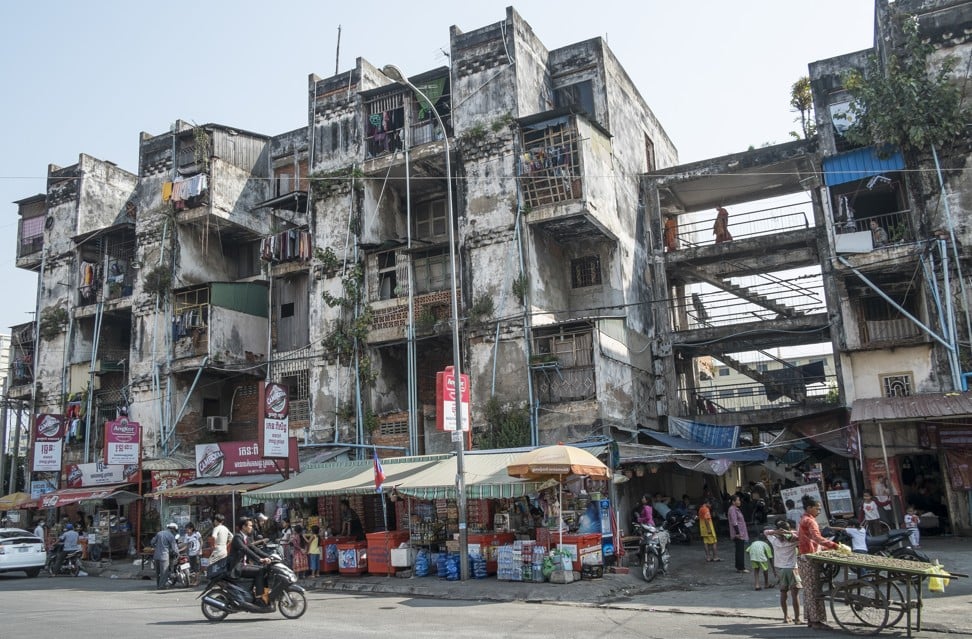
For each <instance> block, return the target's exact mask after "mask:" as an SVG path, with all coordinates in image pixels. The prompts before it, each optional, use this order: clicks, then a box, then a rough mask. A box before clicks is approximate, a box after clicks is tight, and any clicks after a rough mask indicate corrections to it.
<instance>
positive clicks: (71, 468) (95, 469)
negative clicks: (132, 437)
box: [64, 462, 138, 488]
mask: <svg viewBox="0 0 972 639" xmlns="http://www.w3.org/2000/svg"><path fill="white" fill-rule="evenodd" d="M64 472H65V473H66V474H67V481H66V484H65V485H66V487H67V488H87V487H89V486H108V485H111V484H127V483H131V482H134V481H137V479H136V477H137V475H138V464H105V463H103V462H95V463H93V464H68V465H67V466H65V467H64Z"/></svg>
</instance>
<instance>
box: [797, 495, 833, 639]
mask: <svg viewBox="0 0 972 639" xmlns="http://www.w3.org/2000/svg"><path fill="white" fill-rule="evenodd" d="M819 513H820V502H819V501H818V500H817V499H816V498H815V497H811V496H809V495H805V496H804V497H803V517H801V518H800V529H799V533H798V537H799V543H798V546H797V548H798V549H799V551H800V556H799V557H798V558H797V566H798V567H799V569H800V579H802V580H803V609H804V611H805V614H806V617H807V626H808V627H810V628H815V629H818V630H829V629H830V626H828V625H827V624H826V623H825V622H826V621H827V609H826V608H825V607H824V598H823V579H822V577H821V575H820V564H819V563H816V562H814V561H812V560H810V559H808V558H807V555H809V554H811V553H815V552H817V551H818V550H821V549H823V548H826V549H828V550H833V549H834V548H836V547H837V544H836V543H835V542H833V541H830V540H829V539H826V538H825V537H824V536H823V535H821V534H820V526H818V525H817V515H818V514H819Z"/></svg>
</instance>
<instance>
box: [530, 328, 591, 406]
mask: <svg viewBox="0 0 972 639" xmlns="http://www.w3.org/2000/svg"><path fill="white" fill-rule="evenodd" d="M593 343H594V338H593V333H592V331H591V328H590V326H587V325H576V324H575V325H568V326H562V327H557V328H554V329H546V330H542V331H538V332H537V333H536V335H535V336H534V338H533V353H534V355H537V356H549V357H550V358H553V359H554V360H555V361H556V363H557V366H556V370H555V371H549V370H547V369H546V367H545V368H543V369H538V370H536V371H534V373H533V374H534V381H535V386H536V388H537V392H538V395H539V397H540V398H541V400H540V401H545V402H565V401H576V400H581V399H591V398H593V397H596V396H597V388H596V384H595V378H594V375H595V373H594V349H593ZM545 359H546V358H545Z"/></svg>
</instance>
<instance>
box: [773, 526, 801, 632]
mask: <svg viewBox="0 0 972 639" xmlns="http://www.w3.org/2000/svg"><path fill="white" fill-rule="evenodd" d="M763 534H764V535H766V541H768V542H769V543H770V545H771V546H773V565H774V566H776V568H777V570H778V572H779V575H780V608H782V609H783V623H790V614H789V612H788V611H787V609H786V597H787V593H789V594H790V596H791V598H792V599H793V623H800V590H802V589H803V582H801V581H800V573H799V572H797V570H796V562H797V545H798V543H799V542H798V541H797V537H796V535H795V534H793V532H792V531H791V530H790V522H788V521H787V520H785V519H777V520H776V528H775V529H767V530H764V531H763Z"/></svg>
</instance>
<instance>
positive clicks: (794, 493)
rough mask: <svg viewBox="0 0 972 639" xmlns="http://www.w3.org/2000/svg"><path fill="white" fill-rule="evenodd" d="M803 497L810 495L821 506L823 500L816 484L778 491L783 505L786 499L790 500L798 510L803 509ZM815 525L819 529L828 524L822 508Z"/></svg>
mask: <svg viewBox="0 0 972 639" xmlns="http://www.w3.org/2000/svg"><path fill="white" fill-rule="evenodd" d="M804 495H810V496H811V497H813V498H814V499H816V500H817V501H818V502H820V503H821V504H823V499H821V498H820V486H818V485H817V484H804V485H803V486H795V487H793V488H784V489H783V490H781V491H780V498H781V499H782V500H783V503H784V504H785V503H786V500H787V499H792V500H793V503H794V505H795V506H796V507H797V508H798V509H802V508H803V496H804ZM817 523H818V524H820V526H821V527H824V526H827V525H828V524H829V523H830V522H828V521H827V513H825V512H824V509H823V508H821V509H820V513H819V514H818V515H817Z"/></svg>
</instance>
